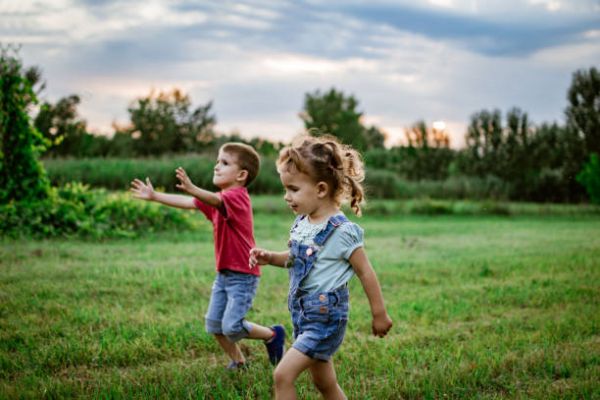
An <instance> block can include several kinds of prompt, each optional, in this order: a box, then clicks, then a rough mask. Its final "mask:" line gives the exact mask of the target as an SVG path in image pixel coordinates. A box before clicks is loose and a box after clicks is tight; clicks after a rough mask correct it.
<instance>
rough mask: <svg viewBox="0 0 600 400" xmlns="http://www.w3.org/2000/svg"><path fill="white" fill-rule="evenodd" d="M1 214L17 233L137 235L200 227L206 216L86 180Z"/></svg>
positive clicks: (0, 229)
mask: <svg viewBox="0 0 600 400" xmlns="http://www.w3.org/2000/svg"><path fill="white" fill-rule="evenodd" d="M0 215H2V218H0V235H1V236H8V237H13V238H14V237H20V236H32V237H36V238H48V237H55V236H80V237H93V238H104V237H133V236H139V235H140V234H143V233H146V232H155V231H163V230H169V229H174V228H176V229H178V230H189V229H194V228H196V227H197V226H198V224H200V222H199V221H202V220H203V218H190V217H189V215H190V213H189V212H185V211H182V210H177V209H173V208H170V207H164V206H160V205H158V204H155V203H148V202H143V201H138V200H134V199H132V198H130V197H129V195H128V194H126V193H107V192H106V191H105V190H99V189H96V190H90V189H89V188H88V186H86V185H83V184H81V183H69V184H67V185H65V186H63V187H61V188H58V189H54V190H52V192H51V195H50V196H49V197H48V198H47V199H44V200H39V201H20V202H15V201H13V202H10V203H8V204H4V205H0Z"/></svg>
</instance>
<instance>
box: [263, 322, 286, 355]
mask: <svg viewBox="0 0 600 400" xmlns="http://www.w3.org/2000/svg"><path fill="white" fill-rule="evenodd" d="M271 329H273V332H275V335H274V336H273V338H271V340H269V341H268V342H265V346H267V353H269V361H270V362H271V364H273V365H277V364H278V363H279V361H281V358H282V357H283V346H284V345H285V329H283V326H281V325H273V326H272V327H271Z"/></svg>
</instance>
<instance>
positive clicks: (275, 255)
mask: <svg viewBox="0 0 600 400" xmlns="http://www.w3.org/2000/svg"><path fill="white" fill-rule="evenodd" d="M289 256H290V252H289V250H286V251H280V252H276V251H269V250H265V249H258V248H254V249H251V250H250V268H254V267H256V266H257V265H266V264H271V265H274V266H276V267H283V266H284V265H285V262H286V261H287V259H288V257H289Z"/></svg>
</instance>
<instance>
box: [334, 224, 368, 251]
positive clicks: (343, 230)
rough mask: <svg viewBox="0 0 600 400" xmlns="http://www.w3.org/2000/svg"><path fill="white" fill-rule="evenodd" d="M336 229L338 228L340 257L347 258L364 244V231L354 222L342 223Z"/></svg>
mask: <svg viewBox="0 0 600 400" xmlns="http://www.w3.org/2000/svg"><path fill="white" fill-rule="evenodd" d="M338 229H340V239H339V240H340V244H341V248H342V257H343V258H344V259H345V260H349V259H350V257H351V256H352V253H354V250H356V249H358V248H359V247H363V246H364V240H363V236H364V231H363V229H362V228H361V227H360V226H358V225H356V224H354V223H346V224H343V225H342V226H340V227H339V228H338Z"/></svg>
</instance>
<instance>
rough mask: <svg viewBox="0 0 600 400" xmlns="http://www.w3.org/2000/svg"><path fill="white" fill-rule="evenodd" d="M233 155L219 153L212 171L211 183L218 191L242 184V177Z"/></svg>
mask: <svg viewBox="0 0 600 400" xmlns="http://www.w3.org/2000/svg"><path fill="white" fill-rule="evenodd" d="M241 175H242V170H241V169H240V166H239V165H238V162H237V157H236V156H235V155H234V154H231V153H227V152H225V151H219V155H218V156H217V163H216V164H215V168H214V171H213V183H214V184H215V186H217V187H218V188H220V189H223V190H224V189H228V188H230V187H232V186H235V185H243V184H244V179H245V178H244V176H241Z"/></svg>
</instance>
